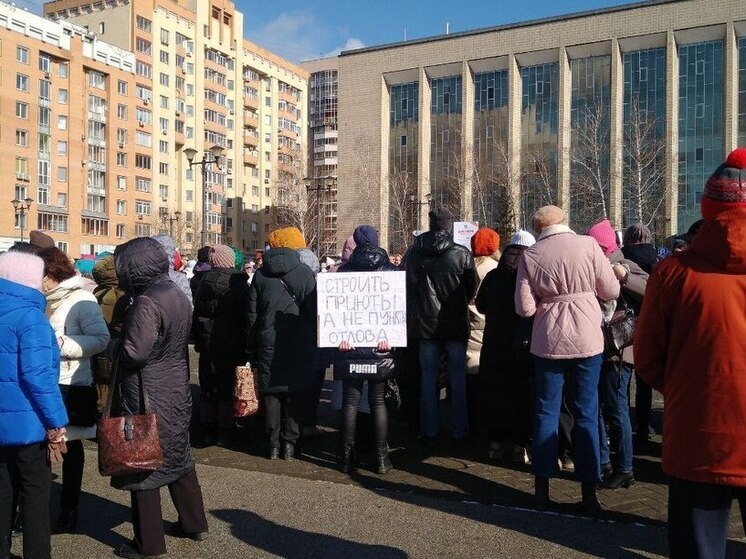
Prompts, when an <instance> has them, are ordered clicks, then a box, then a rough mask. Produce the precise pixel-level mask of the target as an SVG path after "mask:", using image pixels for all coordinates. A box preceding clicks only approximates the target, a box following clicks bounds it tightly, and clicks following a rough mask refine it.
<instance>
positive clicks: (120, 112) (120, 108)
mask: <svg viewBox="0 0 746 559" xmlns="http://www.w3.org/2000/svg"><path fill="white" fill-rule="evenodd" d="M117 118H118V119H119V120H127V106H126V105H122V104H119V105H117Z"/></svg>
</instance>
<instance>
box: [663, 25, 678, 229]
mask: <svg viewBox="0 0 746 559" xmlns="http://www.w3.org/2000/svg"><path fill="white" fill-rule="evenodd" d="M678 207H679V51H678V48H677V46H676V36H675V35H674V32H673V31H672V30H669V31H668V35H667V37H666V222H667V229H666V233H667V234H668V235H673V234H675V233H676V232H677V231H678Z"/></svg>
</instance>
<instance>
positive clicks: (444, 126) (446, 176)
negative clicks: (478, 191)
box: [430, 76, 464, 216]
mask: <svg viewBox="0 0 746 559" xmlns="http://www.w3.org/2000/svg"><path fill="white" fill-rule="evenodd" d="M461 85H462V83H461V76H450V77H447V78H437V79H434V80H432V81H431V83H430V87H431V94H432V97H431V102H430V115H431V116H430V192H431V194H432V198H431V200H432V202H433V203H434V204H436V205H438V206H443V207H446V208H448V209H450V210H451V211H452V212H453V215H455V216H460V215H461V214H462V213H463V212H462V211H461V191H462V188H463V183H462V180H461V175H462V172H463V168H464V166H463V161H462V159H463V158H462V155H461V92H462V87H461Z"/></svg>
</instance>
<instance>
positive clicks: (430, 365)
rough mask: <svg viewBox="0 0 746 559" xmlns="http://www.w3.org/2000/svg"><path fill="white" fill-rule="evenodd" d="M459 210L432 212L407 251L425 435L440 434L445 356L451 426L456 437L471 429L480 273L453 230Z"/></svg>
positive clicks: (411, 322) (432, 438) (430, 438)
mask: <svg viewBox="0 0 746 559" xmlns="http://www.w3.org/2000/svg"><path fill="white" fill-rule="evenodd" d="M452 228H453V214H451V212H450V211H448V210H447V209H445V208H436V209H434V210H432V211H431V212H430V231H428V232H427V233H423V234H422V235H420V236H419V237H417V238H416V239H415V241H414V246H413V247H412V249H411V250H410V251H409V253H408V257H407V263H406V268H407V297H408V305H407V309H408V313H409V320H408V326H409V333H410V335H411V337H412V338H414V339H417V340H419V342H420V365H421V367H422V380H421V393H420V409H421V415H422V423H421V428H422V431H423V435H424V438H425V441H426V442H427V443H428V444H432V443H433V442H434V441H435V439H436V437H437V435H438V373H439V372H440V363H441V356H442V354H443V353H444V352H445V353H446V355H447V358H448V378H449V382H450V389H451V390H450V398H451V431H452V435H453V438H454V441H456V442H458V441H460V440H461V439H463V438H464V437H465V436H466V434H467V431H468V429H469V425H468V419H467V408H466V342H467V340H468V339H469V311H468V305H469V302H470V301H471V300H472V298H473V297H474V294H475V291H476V285H477V276H476V271H475V269H474V258H473V257H472V255H471V252H470V251H469V249H467V248H466V247H463V246H461V245H457V244H456V243H455V242H454V241H453V237H452V236H451V233H450V231H451V229H452Z"/></svg>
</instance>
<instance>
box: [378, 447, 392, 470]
mask: <svg viewBox="0 0 746 559" xmlns="http://www.w3.org/2000/svg"><path fill="white" fill-rule="evenodd" d="M393 467H394V466H393V464H391V459H390V458H389V448H388V446H386V447H385V448H379V449H378V450H377V451H376V471H377V472H378V474H379V475H384V474H387V473H388V472H389V471H390V470H391V468H393Z"/></svg>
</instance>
